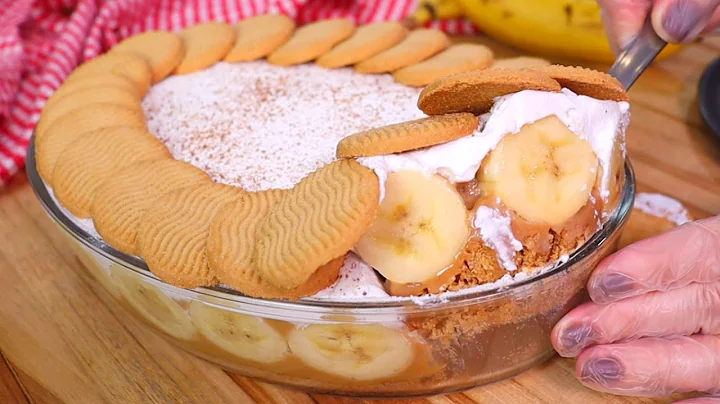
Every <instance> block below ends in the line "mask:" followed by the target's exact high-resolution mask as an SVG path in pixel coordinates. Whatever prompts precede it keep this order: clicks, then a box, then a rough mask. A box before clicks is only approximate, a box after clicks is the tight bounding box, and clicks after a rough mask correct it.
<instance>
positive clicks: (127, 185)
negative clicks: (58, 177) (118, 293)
mask: <svg viewBox="0 0 720 404" xmlns="http://www.w3.org/2000/svg"><path fill="white" fill-rule="evenodd" d="M211 183H212V180H211V179H210V176H208V175H207V174H206V173H204V172H203V171H202V170H200V169H199V168H197V167H195V166H193V165H191V164H188V163H185V162H182V161H178V160H169V159H168V160H156V161H145V162H141V163H134V164H132V165H129V166H127V167H124V168H123V169H121V170H116V171H115V172H113V174H112V175H110V176H108V177H107V178H106V179H105V181H104V182H103V183H102V185H100V186H99V187H98V188H97V189H96V192H95V197H94V198H93V201H92V207H91V209H90V215H91V216H92V219H93V223H94V224H95V229H96V230H97V232H98V233H99V234H100V235H101V236H102V238H103V240H104V241H105V242H106V243H108V244H109V245H111V246H113V247H115V248H116V249H118V250H119V251H122V252H124V253H126V254H130V255H137V249H136V241H137V232H138V229H139V228H140V223H141V220H142V218H143V216H144V215H145V212H147V210H148V209H149V208H150V207H151V206H153V205H155V204H156V201H157V200H158V199H159V198H160V196H162V195H163V194H165V193H167V192H170V191H173V190H176V189H179V188H183V187H189V186H196V185H202V184H211Z"/></svg>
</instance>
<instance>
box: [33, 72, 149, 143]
mask: <svg viewBox="0 0 720 404" xmlns="http://www.w3.org/2000/svg"><path fill="white" fill-rule="evenodd" d="M101 103H111V104H116V105H121V106H123V107H126V108H128V109H131V110H134V111H137V112H138V113H140V114H142V113H143V108H142V105H141V104H140V101H139V100H138V99H137V97H136V96H135V95H134V94H133V93H131V92H128V91H126V90H124V89H122V88H118V87H111V86H105V85H98V86H96V87H92V88H83V89H80V90H77V91H74V92H68V93H67V94H66V96H65V97H64V99H60V100H57V101H55V102H53V103H52V104H51V105H47V106H45V108H43V110H42V111H41V112H40V119H39V121H38V124H37V126H35V138H36V139H42V138H43V137H44V136H45V131H47V129H48V128H49V127H51V126H52V125H53V123H54V122H55V121H57V120H58V119H59V118H61V117H63V116H65V115H67V114H68V113H70V112H72V111H75V110H78V109H81V108H84V107H86V106H88V105H94V104H101Z"/></svg>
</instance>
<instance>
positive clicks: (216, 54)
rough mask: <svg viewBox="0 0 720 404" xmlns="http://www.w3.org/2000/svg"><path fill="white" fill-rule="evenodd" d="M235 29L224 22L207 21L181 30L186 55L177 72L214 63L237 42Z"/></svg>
mask: <svg viewBox="0 0 720 404" xmlns="http://www.w3.org/2000/svg"><path fill="white" fill-rule="evenodd" d="M235 35H236V34H235V30H234V29H233V27H232V26H230V25H229V24H226V23H224V22H214V21H213V22H206V23H203V24H198V25H195V26H192V27H189V28H185V29H184V30H183V31H182V32H180V39H182V42H183V46H184V48H185V55H184V56H183V59H182V61H181V62H180V64H179V65H178V66H177V67H176V68H175V74H187V73H192V72H195V71H198V70H202V69H204V68H206V67H210V66H212V65H214V64H215V63H216V62H217V61H219V60H222V58H224V57H225V55H227V53H228V51H230V48H231V47H232V46H233V44H234V43H235Z"/></svg>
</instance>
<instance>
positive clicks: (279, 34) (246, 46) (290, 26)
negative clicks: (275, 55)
mask: <svg viewBox="0 0 720 404" xmlns="http://www.w3.org/2000/svg"><path fill="white" fill-rule="evenodd" d="M294 30H295V21H293V20H292V19H291V18H290V17H288V16H285V15H282V14H266V15H259V16H256V17H251V18H247V19H245V20H242V21H240V22H239V23H238V24H237V25H235V32H236V39H235V44H234V45H233V46H232V48H231V49H230V51H229V52H228V54H227V55H226V56H225V61H226V62H249V61H253V60H257V59H260V58H264V57H265V56H267V55H269V54H270V53H272V52H273V51H275V50H276V49H277V48H279V47H280V46H281V45H282V44H284V43H285V42H287V40H288V39H290V36H291V35H292V33H293V31H294Z"/></svg>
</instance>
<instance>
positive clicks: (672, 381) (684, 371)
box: [576, 335, 720, 397]
mask: <svg viewBox="0 0 720 404" xmlns="http://www.w3.org/2000/svg"><path fill="white" fill-rule="evenodd" d="M576 374H577V377H578V380H580V382H581V383H582V384H584V385H585V386H587V387H589V388H592V389H594V390H598V391H605V392H610V393H614V394H621V395H629V396H645V397H648V396H655V397H658V396H666V395H669V394H672V393H685V392H693V391H700V392H705V393H710V394H718V393H720V336H712V335H696V336H691V337H685V336H680V337H672V338H643V339H639V340H637V341H631V342H626V343H620V344H613V345H598V346H595V347H592V348H588V349H587V350H585V351H583V353H582V354H580V357H579V358H578V361H577V365H576Z"/></svg>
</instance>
